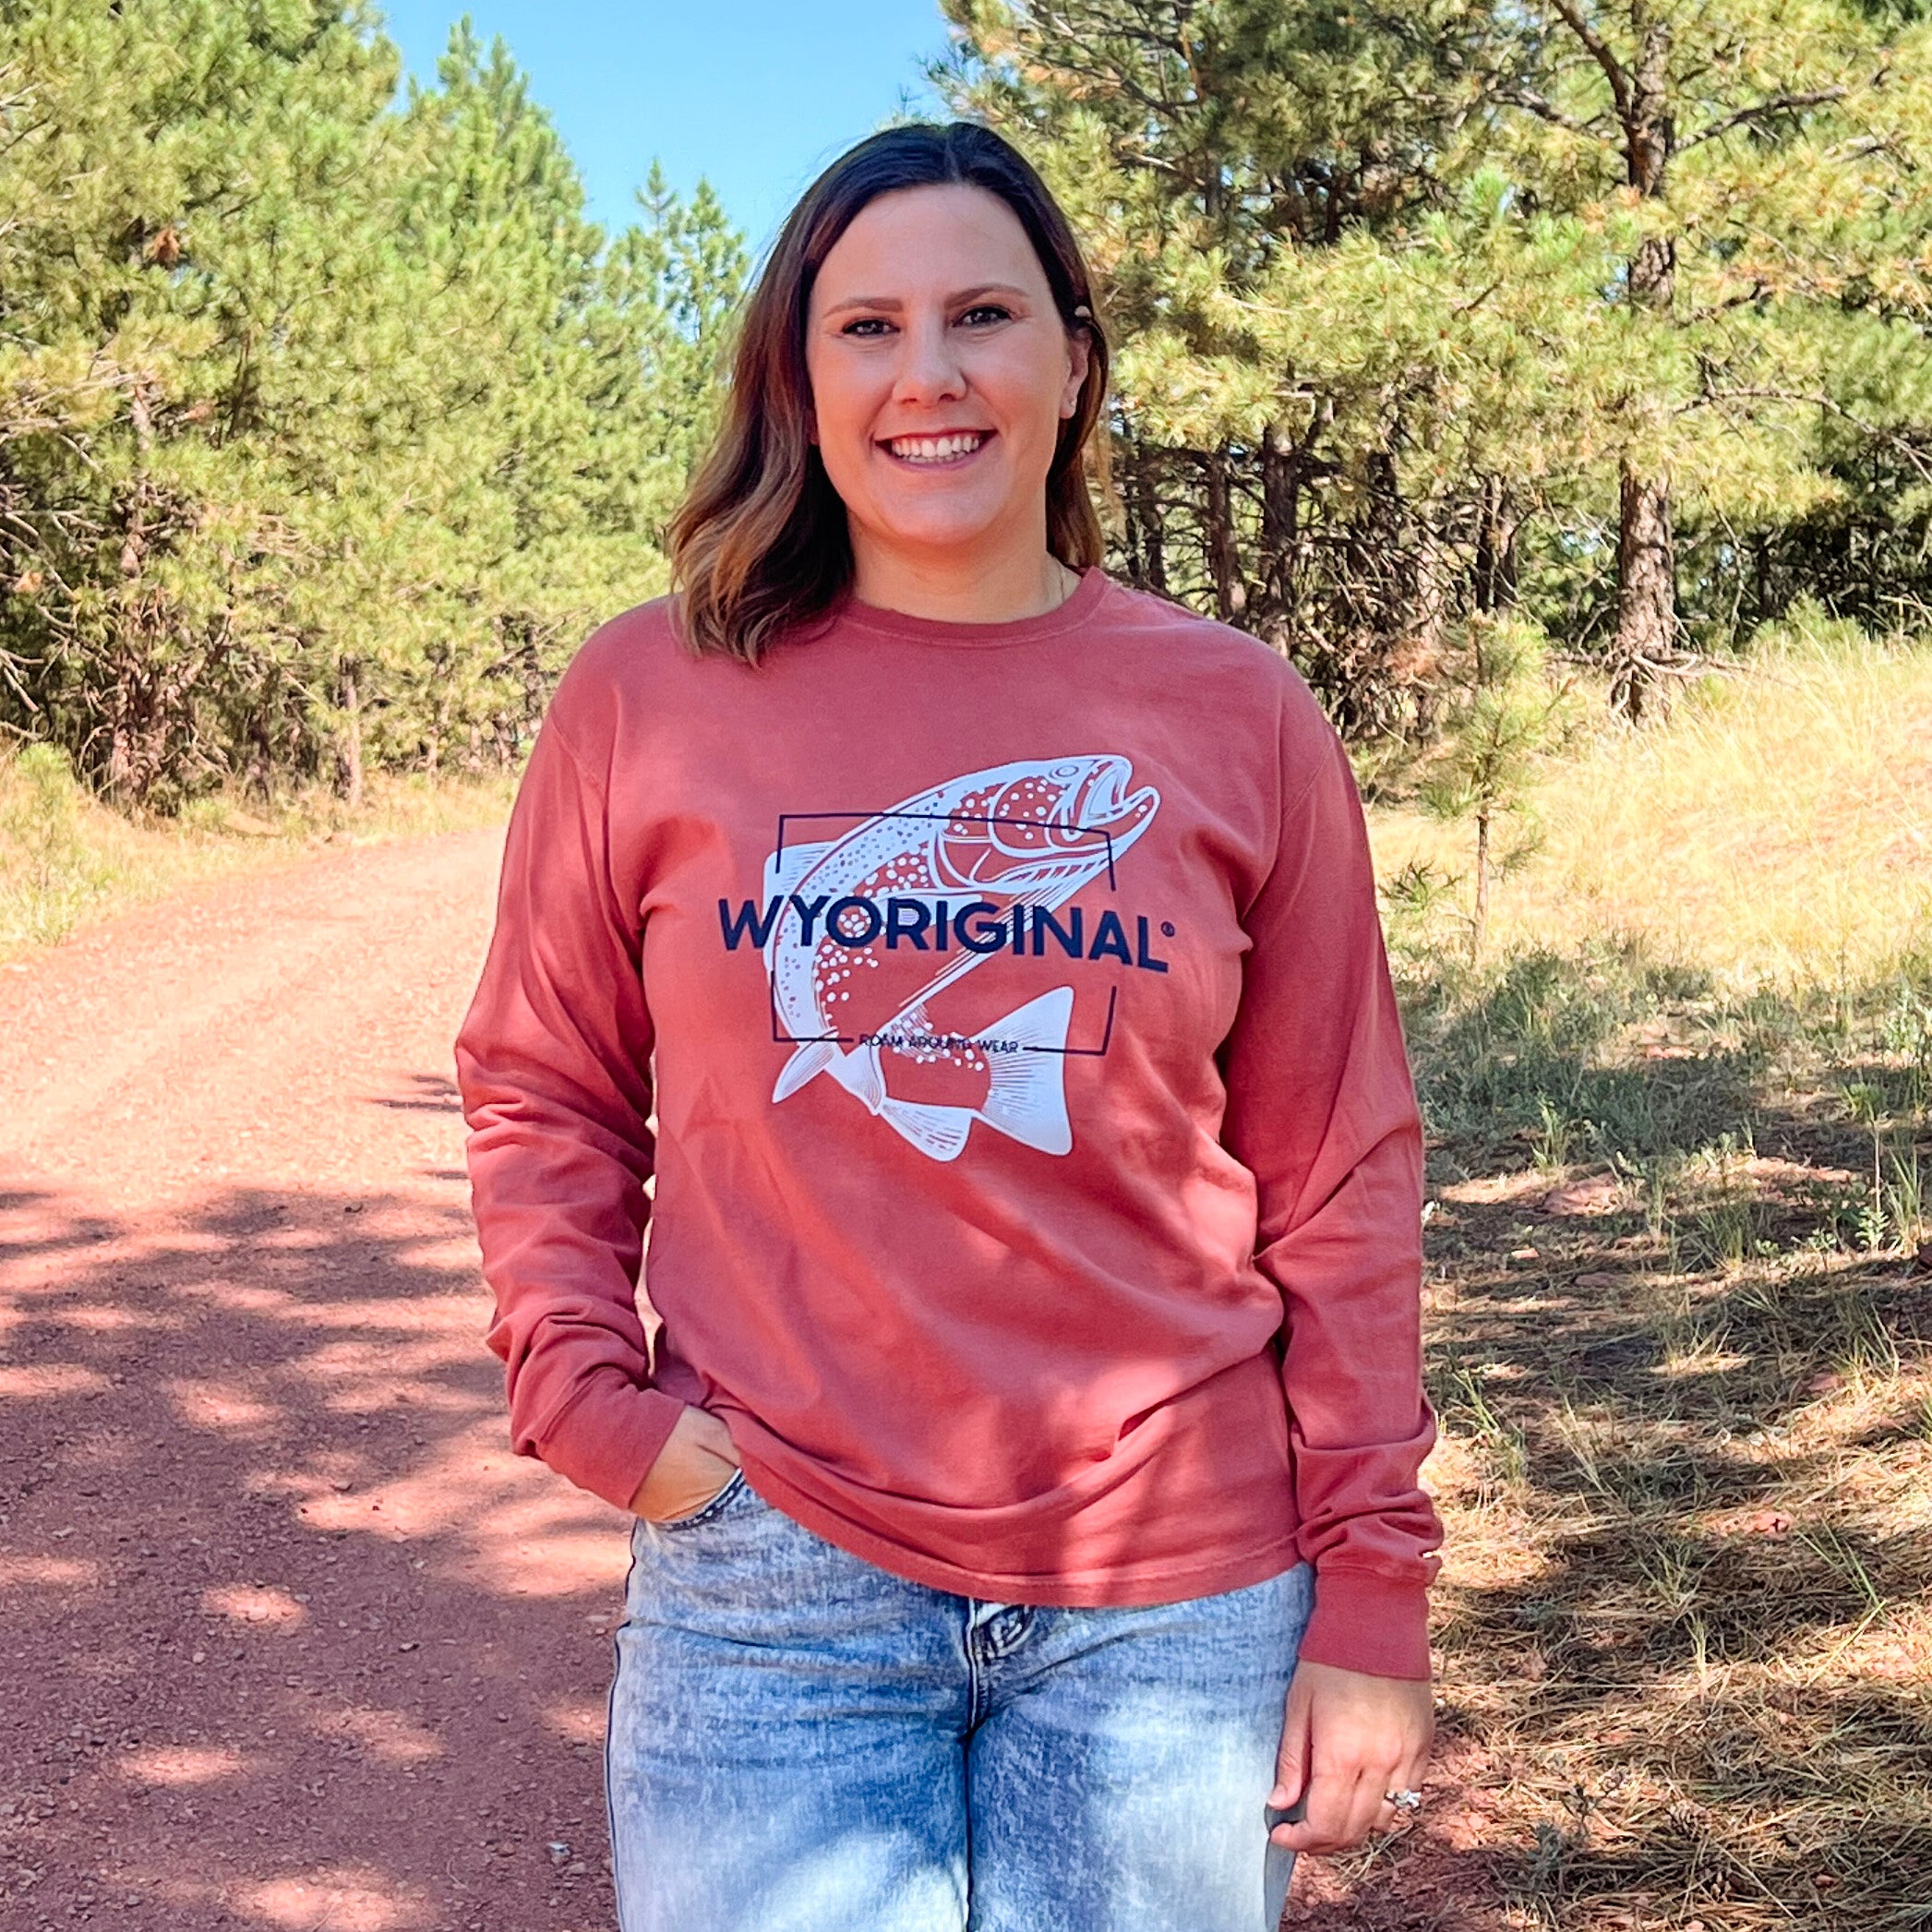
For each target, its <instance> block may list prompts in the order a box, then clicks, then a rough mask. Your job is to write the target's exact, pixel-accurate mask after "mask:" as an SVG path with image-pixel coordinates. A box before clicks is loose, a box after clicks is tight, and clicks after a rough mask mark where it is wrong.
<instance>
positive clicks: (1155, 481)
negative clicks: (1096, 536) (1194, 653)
mask: <svg viewBox="0 0 1932 1932" xmlns="http://www.w3.org/2000/svg"><path fill="white" fill-rule="evenodd" d="M1132 500H1133V512H1134V525H1135V527H1136V529H1137V531H1138V533H1139V540H1138V543H1137V545H1136V546H1135V557H1136V561H1137V563H1138V566H1139V570H1140V582H1141V588H1142V589H1143V590H1150V591H1152V592H1153V593H1154V594H1156V595H1157V596H1161V597H1164V596H1166V595H1167V594H1168V546H1167V510H1166V508H1165V506H1164V505H1163V504H1162V503H1161V500H1160V478H1159V474H1158V469H1157V467H1156V458H1155V455H1154V452H1153V451H1152V450H1149V449H1148V448H1147V446H1146V444H1145V443H1140V444H1137V445H1136V446H1135V448H1134V479H1133V488H1132Z"/></svg>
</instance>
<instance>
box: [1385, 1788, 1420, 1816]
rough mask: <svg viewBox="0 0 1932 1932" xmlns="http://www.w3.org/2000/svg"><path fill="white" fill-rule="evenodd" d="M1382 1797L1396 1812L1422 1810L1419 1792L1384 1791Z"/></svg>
mask: <svg viewBox="0 0 1932 1932" xmlns="http://www.w3.org/2000/svg"><path fill="white" fill-rule="evenodd" d="M1382 1795H1383V1797H1384V1798H1385V1799H1386V1801H1387V1802H1388V1803H1389V1804H1391V1805H1393V1806H1395V1807H1396V1809H1397V1810H1398V1811H1420V1810H1421V1809H1422V1793H1421V1792H1419V1791H1385V1792H1384V1793H1383V1794H1382Z"/></svg>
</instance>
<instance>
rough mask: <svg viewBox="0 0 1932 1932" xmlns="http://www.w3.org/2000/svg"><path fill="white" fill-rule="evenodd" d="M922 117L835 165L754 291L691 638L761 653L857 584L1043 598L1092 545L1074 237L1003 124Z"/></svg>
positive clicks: (683, 584) (884, 592)
mask: <svg viewBox="0 0 1932 1932" xmlns="http://www.w3.org/2000/svg"><path fill="white" fill-rule="evenodd" d="M930 132H931V131H930V130H924V129H897V130H894V131H893V132H892V133H889V134H886V135H882V136H876V137H874V138H873V139H872V140H870V141H868V142H864V143H861V144H860V146H859V147H858V148H857V149H855V150H853V151H852V152H851V153H850V154H848V155H846V156H845V157H844V158H843V159H842V160H841V161H839V162H836V163H835V164H834V166H833V167H832V168H830V169H828V170H827V171H826V173H825V174H823V175H822V176H821V177H820V179H819V180H818V181H817V182H815V183H814V184H813V185H812V186H811V187H810V189H808V190H807V192H806V195H805V198H804V199H803V200H802V201H801V202H800V203H799V205H798V208H797V209H796V210H793V213H792V216H791V218H790V220H789V221H788V222H786V226H785V229H784V232H783V233H782V234H780V236H779V239H778V242H777V245H776V246H775V247H774V251H773V256H772V259H771V262H770V264H769V265H768V266H767V268H766V270H765V272H764V274H763V275H762V277H761V278H760V282H759V285H758V287H757V288H756V289H755V290H754V291H753V293H752V294H751V298H750V302H749V304H748V305H747V307H746V312H745V317H744V322H743V327H742V331H741V335H740V341H739V348H738V362H737V376H736V379H735V380H734V382H733V384H732V388H731V392H730V397H729V402H728V403H727V408H726V421H725V426H724V430H723V433H722V434H721V436H720V438H719V439H718V444H717V447H716V449H715V450H714V451H713V452H712V455H711V458H710V460H709V461H708V462H706V463H705V465H704V467H703V468H702V471H701V472H700V474H699V475H698V478H697V481H696V483H695V484H694V485H693V486H692V489H691V492H690V497H689V498H687V500H686V502H685V504H684V506H683V508H682V509H681V510H679V512H678V516H677V518H676V520H675V521H674V522H673V524H672V528H671V542H672V553H673V559H674V566H675V569H676V570H677V574H678V582H679V586H680V589H681V592H682V597H681V615H682V618H683V622H684V628H685V631H686V634H687V636H688V638H689V639H690V642H691V643H692V644H694V645H695V646H697V647H698V648H699V649H704V650H720V651H726V652H729V653H731V654H734V655H737V656H742V657H746V658H750V659H753V660H755V659H756V658H757V657H758V655H759V654H760V653H761V652H762V650H763V649H764V647H765V646H766V644H767V643H769V642H772V641H773V640H774V639H775V638H777V637H780V636H782V635H784V634H785V633H786V631H787V630H796V629H797V628H798V627H799V626H801V625H808V624H810V623H811V622H812V621H814V620H815V619H817V618H822V617H823V616H824V615H825V614H826V613H827V612H828V611H830V610H831V609H832V608H833V607H834V606H835V605H836V604H837V602H838V601H839V600H840V599H841V598H842V597H844V596H846V595H847V594H857V595H858V598H859V599H860V601H861V602H864V603H868V604H873V605H877V606H883V607H886V608H890V609H895V610H907V611H919V612H921V613H923V614H925V615H928V616H931V617H935V618H1022V617H1027V616H1031V615H1034V614H1036V613H1038V612H1040V611H1042V610H1046V609H1049V608H1050V607H1051V606H1053V605H1055V604H1057V603H1059V602H1060V601H1061V600H1062V598H1063V597H1065V596H1066V595H1067V594H1068V591H1069V587H1070V584H1071V582H1072V576H1073V573H1074V572H1076V571H1079V570H1087V569H1091V568H1092V567H1093V566H1095V565H1097V564H1098V563H1099V561H1100V558H1101V554H1102V550H1103V548H1104V546H1103V543H1102V539H1101V534H1100V524H1099V519H1098V517H1097V516H1096V515H1095V513H1094V507H1093V502H1092V499H1091V498H1090V497H1089V496H1088V494H1087V487H1086V474H1085V472H1084V470H1083V467H1082V462H1081V458H1082V452H1083V450H1085V449H1086V442H1087V438H1088V437H1089V436H1090V435H1091V433H1092V431H1093V427H1094V425H1095V424H1096V423H1097V422H1098V419H1099V414H1100V410H1101V407H1102V404H1103V403H1104V402H1105V399H1106V393H1107V374H1108V354H1107V341H1106V337H1105V335H1104V334H1103V333H1102V332H1101V330H1100V329H1099V328H1098V325H1097V324H1096V322H1095V320H1094V307H1093V292H1092V288H1091V286H1090V284H1089V282H1088V278H1087V271H1086V262H1085V261H1084V260H1083V259H1082V258H1081V254H1080V248H1079V245H1078V243H1077V242H1076V241H1075V240H1074V234H1073V231H1072V230H1071V229H1070V228H1069V227H1068V226H1067V223H1066V218H1065V217H1064V216H1063V215H1062V213H1061V211H1060V209H1059V208H1058V207H1057V206H1056V205H1055V203H1054V201H1053V199H1052V198H1051V197H1050V195H1049V194H1048V193H1047V191H1046V188H1045V187H1044V186H1042V184H1041V183H1040V180H1039V177H1038V175H1037V174H1035V173H1034V172H1033V170H1032V169H1031V168H1030V167H1029V166H1027V164H1026V162H1025V161H1023V160H1022V159H1021V158H1020V156H1019V155H1017V154H1016V153H1014V150H1012V149H1011V148H1009V147H1008V146H1007V145H1006V143H1005V142H1003V141H1002V140H1000V139H999V138H998V137H997V136H994V135H992V134H990V133H988V132H987V131H986V130H985V129H984V128H978V127H971V126H963V125H958V124H955V126H954V129H952V130H949V134H950V138H949V140H948V141H947V142H945V143H939V142H935V141H933V140H931V139H930ZM801 307H802V308H804V309H805V313H804V315H803V316H802V317H801V315H800V313H799V310H800V308H801Z"/></svg>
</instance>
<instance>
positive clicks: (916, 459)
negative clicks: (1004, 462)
mask: <svg viewBox="0 0 1932 1932" xmlns="http://www.w3.org/2000/svg"><path fill="white" fill-rule="evenodd" d="M992 435H993V433H992V431H991V430H990V429H949V430H947V431H946V432H945V434H944V435H942V436H894V437H888V438H885V439H884V440H883V441H882V443H881V444H880V446H879V447H880V448H881V449H882V450H884V451H885V452H886V454H887V455H889V456H891V457H893V458H894V460H895V461H896V462H903V463H910V464H913V465H914V466H915V467H917V468H918V469H922V470H936V469H944V468H945V467H946V466H947V465H949V464H952V463H962V462H966V461H968V460H969V459H970V458H972V457H974V456H977V455H978V453H979V451H980V450H983V449H984V448H985V447H986V445H987V444H988V443H990V441H991V440H992Z"/></svg>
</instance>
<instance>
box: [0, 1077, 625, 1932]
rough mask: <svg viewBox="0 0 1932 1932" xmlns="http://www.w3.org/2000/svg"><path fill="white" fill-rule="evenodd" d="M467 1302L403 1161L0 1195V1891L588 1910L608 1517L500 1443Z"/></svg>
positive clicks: (94, 1900)
mask: <svg viewBox="0 0 1932 1932" xmlns="http://www.w3.org/2000/svg"><path fill="white" fill-rule="evenodd" d="M428 1085H430V1086H434V1085H435V1083H428ZM402 1104H422V1105H432V1104H433V1105H448V1104H449V1101H448V1099H447V1098H444V1097H443V1096H442V1095H441V1094H440V1093H438V1094H433V1095H432V1094H429V1093H425V1094H424V1095H423V1096H420V1097H416V1096H408V1097H405V1102H404V1103H402ZM487 1313H488V1302H487V1297H486V1295H485V1293H484V1292H483V1290H482V1289H481V1286H480V1283H479V1282H478V1280H477V1278H476V1271H475V1262H474V1242H473V1238H472V1235H471V1232H470V1229H469V1224H468V1221H467V1218H466V1217H464V1216H463V1215H462V1213H461V1212H460V1211H458V1210H456V1209H454V1208H453V1207H452V1208H449V1209H439V1208H437V1207H434V1206H426V1203H425V1201H424V1199H423V1197H422V1196H421V1195H420V1194H417V1195H414V1196H412V1197H409V1198H404V1197H403V1196H402V1195H401V1194H397V1195H393V1196H392V1195H386V1194H373V1195H372V1194H356V1195H354V1196H347V1195H342V1194H328V1193H318V1192H275V1191H266V1190H262V1189H257V1188H248V1187H236V1188H231V1189H228V1190H225V1191H220V1192H214V1193H210V1194H208V1195H206V1196H205V1197H204V1198H202V1199H201V1200H200V1201H199V1202H198V1203H197V1204H196V1205H195V1206H193V1207H192V1208H191V1209H190V1210H188V1211H186V1212H185V1213H182V1214H180V1215H178V1216H175V1217H174V1218H172V1219H171V1220H170V1221H169V1222H168V1223H167V1224H166V1225H165V1226H164V1227H162V1228H159V1229H155V1228H153V1227H152V1226H150V1224H147V1223H144V1224H143V1227H142V1229H141V1230H135V1229H132V1228H126V1227H123V1226H121V1225H120V1224H118V1223H117V1222H116V1221H115V1220H114V1218H111V1217H109V1216H105V1215H103V1214H102V1213H100V1212H98V1211H95V1210H92V1209H90V1208H86V1207H83V1206H79V1205H78V1204H77V1203H74V1202H72V1201H70V1200H68V1199H66V1198H65V1197H63V1196H62V1195H60V1194H57V1193H54V1192H51V1191H40V1192H36V1191H34V1190H32V1189H29V1188H19V1189H17V1190H15V1191H14V1192H12V1193H11V1194H9V1195H8V1196H7V1197H6V1203H5V1206H4V1208H0V1324H4V1333H0V1415H4V1417H5V1426H4V1429H0V1491H4V1494H5V1502H4V1504H0V1509H4V1511H5V1516H4V1518H0V1591H4V1596H5V1600H6V1613H5V1629H6V1651H7V1653H8V1654H7V1658H6V1662H8V1664H9V1667H10V1676H11V1680H12V1684H13V1686H14V1687H13V1690H12V1692H11V1693H10V1695H9V1698H8V1699H7V1701H6V1707H5V1709H4V1711H0V1761H5V1762H6V1765H7V1767H8V1771H9V1774H10V1775H9V1779H8V1788H9V1796H10V1798H11V1800H12V1804H11V1808H10V1809H6V1810H0V1920H4V1921H5V1923H6V1925H7V1926H20V1927H21V1928H22V1932H27V1928H30V1927H34V1926H42V1925H48V1924H53V1923H55V1922H57V1923H59V1924H61V1925H63V1926H66V1925H70V1924H75V1923H83V1924H84V1923H89V1922H91V1921H92V1920H93V1919H95V1918H100V1919H102V1921H103V1922H107V1921H111V1922H112V1923H115V1924H119V1925H130V1924H140V1925H153V1926H161V1925H166V1926H168V1927H170V1928H171V1932H199V1928H202V1927H212V1926H237V1927H240V1926H246V1927H256V1928H264V1927H273V1928H292V1932H302V1928H319V1927H321V1926H329V1927H330V1928H332V1932H357V1928H363V1932H390V1928H395V1932H402V1928H414V1927H436V1928H442V1927H446V1926H448V1927H456V1926H488V1927H489V1928H490V1932H497V1928H499V1927H503V1926H516V1927H518V1928H519V1932H526V1928H557V1932H562V1928H565V1927H588V1926H594V1925H595V1926H602V1925H604V1924H606V1923H607V1922H608V1918H609V1906H608V1898H607V1891H606V1884H605V1872H604V1858H605V1842H604V1823H603V1802H602V1797H601V1790H600V1776H599V1768H598V1765H597V1762H596V1755H597V1746H598V1745H599V1743H600V1741H601V1737H602V1733H603V1720H604V1708H603V1707H604V1698H605V1693H606V1686H607V1683H608V1674H609V1661H610V1660H609V1638H608V1632H609V1630H610V1629H611V1627H613V1626H614V1624H615V1622H616V1620H617V1615H618V1610H619V1604H620V1601H621V1600H620V1593H619V1585H620V1582H621V1576H622V1570H623V1566H624V1562H625V1558H626V1553H627V1543H626V1532H625V1529H624V1525H623V1519H622V1518H620V1517H618V1515H617V1514H616V1513H615V1512H613V1511H610V1510H608V1509H606V1507H605V1506H603V1505H601V1504H598V1503H596V1502H594V1500H592V1499H590V1498H588V1497H585V1496H582V1495H581V1494H578V1493H577V1492H575V1491H572V1490H570V1488H569V1487H568V1486H567V1485H565V1484H564V1483H562V1482H559V1481H558V1480H557V1479H555V1478H554V1477H551V1476H549V1475H548V1474H547V1472H545V1471H543V1470H539V1469H538V1468H536V1466H535V1465H534V1464H531V1463H529V1462H527V1461H521V1460H519V1459H518V1458H514V1457H513V1456H512V1455H511V1454H510V1450H509V1447H508V1443H507V1439H506V1430H505V1426H504V1422H503V1414H502V1395H501V1380H500V1369H499V1367H498V1364H497V1362H495V1360H494V1358H492V1357H491V1356H490V1355H489V1354H488V1353H487V1351H486V1349H485V1347H484V1345H483V1341H482V1335H483V1329H484V1326H485V1322H486V1316H487ZM558 1848H564V1849H558Z"/></svg>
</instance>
